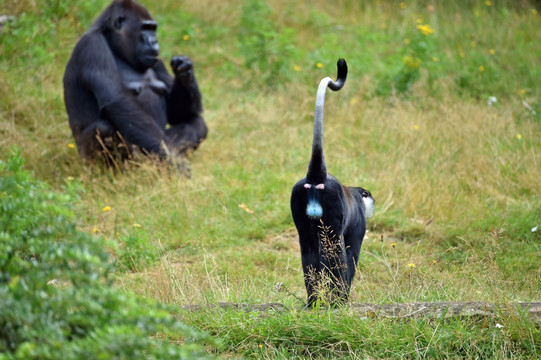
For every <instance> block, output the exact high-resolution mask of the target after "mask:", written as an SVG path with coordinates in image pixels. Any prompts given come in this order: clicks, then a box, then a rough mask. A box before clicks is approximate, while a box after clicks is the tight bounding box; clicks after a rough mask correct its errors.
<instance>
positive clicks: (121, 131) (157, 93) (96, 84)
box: [64, 0, 207, 158]
mask: <svg viewBox="0 0 541 360" xmlns="http://www.w3.org/2000/svg"><path fill="white" fill-rule="evenodd" d="M156 28H157V24H156V22H155V21H154V20H153V19H152V17H151V16H150V13H149V12H148V10H147V9H145V8H144V7H143V6H142V5H140V4H138V3H137V2H135V1H133V0H115V1H113V2H112V3H111V4H110V5H109V6H108V7H107V8H106V9H105V10H104V11H103V13H102V14H101V15H100V16H99V17H98V19H97V20H96V21H95V22H94V24H93V25H92V26H91V28H90V29H89V30H88V31H87V32H86V33H85V34H84V35H83V36H82V37H81V39H80V40H79V42H78V43H77V45H76V46H75V49H74V50H73V53H72V55H71V58H70V60H69V62H68V64H67V66H66V72H65V74H64V99H65V102H66V109H67V112H68V117H69V123H70V127H71V130H72V132H73V136H74V137H75V141H76V143H77V147H78V149H79V154H80V155H81V156H82V157H83V158H95V157H97V156H98V155H99V154H100V153H101V152H102V151H104V150H106V151H119V149H121V148H124V151H120V153H121V154H126V151H125V150H128V152H129V151H131V150H132V149H133V148H140V149H141V150H143V151H144V152H146V153H154V154H158V155H159V156H160V157H161V158H163V157H165V156H166V154H167V153H170V154H181V153H183V152H185V151H186V150H188V149H196V148H197V146H198V145H199V143H200V142H201V141H202V140H203V139H205V137H206V136H207V126H206V124H205V121H204V120H203V118H202V117H201V115H200V114H201V112H202V110H203V108H202V105H201V93H200V92H199V87H198V85H197V81H196V79H195V76H194V73H193V66H192V62H191V60H190V59H189V58H188V57H185V56H176V57H173V59H172V60H171V66H172V69H173V73H174V74H175V77H174V78H173V77H172V76H171V75H169V73H168V72H167V70H166V68H165V66H164V64H163V62H162V61H161V60H160V59H159V58H158V55H159V46H158V41H157V40H156ZM167 124H169V127H168V128H166V126H167ZM125 145H127V146H128V149H125ZM164 145H165V146H164Z"/></svg>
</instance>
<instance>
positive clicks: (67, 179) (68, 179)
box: [66, 176, 75, 181]
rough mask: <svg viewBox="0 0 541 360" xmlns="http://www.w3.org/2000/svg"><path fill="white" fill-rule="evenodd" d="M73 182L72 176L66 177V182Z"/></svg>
mask: <svg viewBox="0 0 541 360" xmlns="http://www.w3.org/2000/svg"><path fill="white" fill-rule="evenodd" d="M73 180H75V179H74V178H73V176H68V177H67V178H66V181H73Z"/></svg>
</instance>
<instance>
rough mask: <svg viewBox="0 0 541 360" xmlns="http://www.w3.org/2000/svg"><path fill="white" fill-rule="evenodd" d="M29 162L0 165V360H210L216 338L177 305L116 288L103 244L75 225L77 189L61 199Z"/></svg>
mask: <svg viewBox="0 0 541 360" xmlns="http://www.w3.org/2000/svg"><path fill="white" fill-rule="evenodd" d="M22 165H23V160H22V158H21V156H20V152H19V151H14V152H13V153H12V155H11V157H10V158H9V160H8V161H7V162H0V359H60V358H62V359H82V358H89V359H90V358H93V359H96V358H99V359H112V358H114V359H139V358H149V359H178V358H179V357H183V358H191V357H197V358H200V357H201V356H202V355H206V354H205V353H204V352H202V351H201V345H199V344H200V343H201V342H203V341H205V342H212V340H211V339H209V338H208V337H207V336H205V335H203V334H200V333H198V332H195V331H193V330H192V329H190V328H189V327H187V326H185V325H183V324H181V323H179V322H177V321H176V320H175V319H174V318H173V316H171V311H172V310H173V308H171V307H166V306H165V305H162V304H158V303H154V302H151V301H149V300H144V299H142V298H139V297H136V296H135V295H133V294H129V293H123V292H121V291H119V290H117V289H114V288H113V287H112V286H111V283H112V280H111V274H112V267H111V265H110V261H109V257H108V254H107V253H106V252H105V251H104V250H103V249H104V243H103V240H102V239H101V238H100V237H94V236H90V235H89V234H86V233H83V232H80V231H78V230H77V228H76V224H75V223H74V222H73V220H72V219H73V213H72V211H71V210H70V207H69V204H70V202H72V201H73V200H74V199H77V195H76V194H75V193H73V190H72V189H73V187H68V188H67V189H66V191H65V193H56V192H53V191H51V190H49V189H48V187H47V185H46V184H44V183H43V182H40V181H37V180H35V179H33V178H32V176H31V175H30V173H29V172H28V171H25V170H23V169H22ZM151 337H153V338H151ZM171 339H174V340H178V341H183V345H182V346H178V345H175V344H172V343H171V342H170V341H167V340H171Z"/></svg>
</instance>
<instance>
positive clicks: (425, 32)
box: [417, 24, 434, 36]
mask: <svg viewBox="0 0 541 360" xmlns="http://www.w3.org/2000/svg"><path fill="white" fill-rule="evenodd" d="M417 29H419V30H420V31H421V33H423V35H427V36H428V35H431V34H434V29H432V28H431V27H430V25H428V24H426V25H422V24H419V25H417Z"/></svg>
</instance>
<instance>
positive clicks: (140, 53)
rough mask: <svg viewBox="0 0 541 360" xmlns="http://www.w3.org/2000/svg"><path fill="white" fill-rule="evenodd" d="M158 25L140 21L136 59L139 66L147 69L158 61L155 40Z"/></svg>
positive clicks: (158, 50)
mask: <svg viewBox="0 0 541 360" xmlns="http://www.w3.org/2000/svg"><path fill="white" fill-rule="evenodd" d="M157 28H158V24H157V23H156V22H155V21H154V20H144V21H141V25H140V29H139V39H138V43H137V44H138V45H137V54H136V58H137V61H138V62H139V63H140V65H141V66H142V67H143V68H145V69H148V68H150V67H152V66H154V64H156V61H158V55H160V46H159V45H158V40H157V39H156V29H157Z"/></svg>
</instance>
